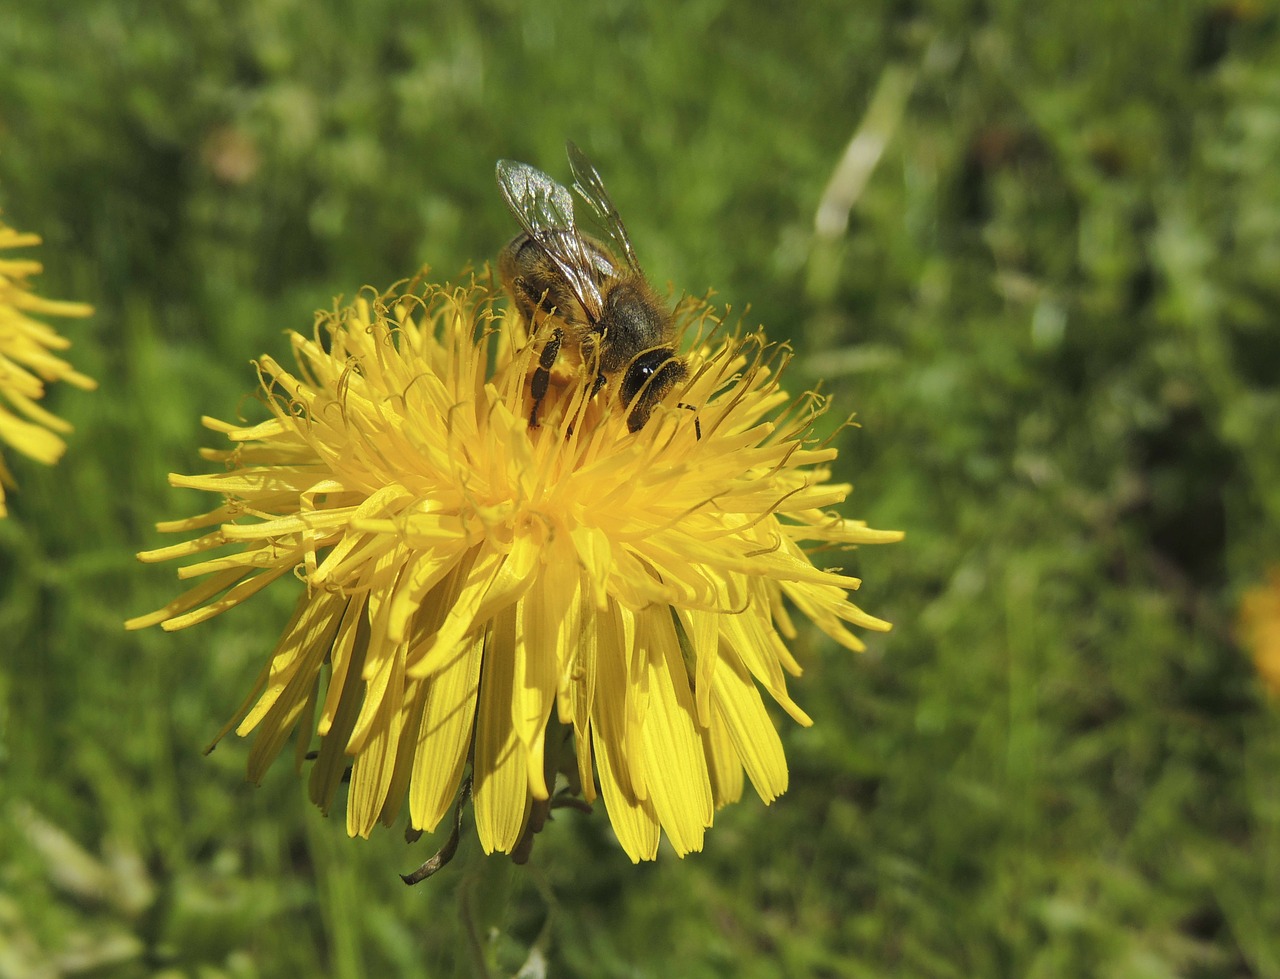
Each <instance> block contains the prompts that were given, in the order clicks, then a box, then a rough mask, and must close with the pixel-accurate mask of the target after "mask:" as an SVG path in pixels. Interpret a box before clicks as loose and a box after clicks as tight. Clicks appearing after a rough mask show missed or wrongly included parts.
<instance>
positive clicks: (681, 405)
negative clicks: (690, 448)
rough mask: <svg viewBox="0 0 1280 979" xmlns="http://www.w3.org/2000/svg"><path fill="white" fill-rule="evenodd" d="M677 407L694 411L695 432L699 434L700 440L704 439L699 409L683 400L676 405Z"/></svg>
mask: <svg viewBox="0 0 1280 979" xmlns="http://www.w3.org/2000/svg"><path fill="white" fill-rule="evenodd" d="M676 407H677V408H688V409H689V410H690V411H692V412H693V413H694V414H693V434H694V435H696V436H698V441H699V442H701V441H702V422H701V421H699V419H698V409H697V408H695V407H694V406H693V405H687V404H685V403H684V402H683V401H681V402H680V403H679V404H678V405H676Z"/></svg>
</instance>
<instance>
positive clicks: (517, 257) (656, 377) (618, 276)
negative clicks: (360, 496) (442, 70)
mask: <svg viewBox="0 0 1280 979" xmlns="http://www.w3.org/2000/svg"><path fill="white" fill-rule="evenodd" d="M566 149H567V151H568V154H569V169H570V171H571V172H572V173H573V188H574V190H576V191H577V192H578V194H579V195H581V197H582V199H583V200H585V201H586V202H587V204H588V206H590V208H591V210H592V212H593V213H594V214H595V216H596V218H598V219H599V222H600V225H601V227H602V228H603V230H604V231H605V234H606V235H607V237H608V243H607V244H606V243H604V242H601V241H598V240H597V239H595V238H592V237H591V236H589V235H586V234H583V233H582V232H581V231H579V230H578V226H577V222H576V221H575V220H574V215H573V195H572V194H570V193H569V191H568V190H567V189H566V188H565V187H563V186H562V185H560V184H558V183H556V181H554V180H552V179H551V178H550V177H548V176H547V175H546V174H545V173H543V172H542V171H541V170H539V169H537V168H536V167H531V166H529V164H527V163H517V162H515V161H514V160H499V161H498V166H497V176H498V187H499V188H500V189H501V190H502V197H503V199H504V200H505V201H506V202H507V207H509V208H510V209H511V213H512V214H514V215H515V218H516V221H518V222H519V223H520V227H521V228H522V229H524V230H523V231H522V232H521V233H520V234H518V235H516V236H515V237H514V238H512V239H511V241H510V243H508V245H507V246H506V247H505V248H504V249H503V250H502V254H501V256H500V257H499V259H498V274H499V275H500V277H501V279H502V285H503V288H505V289H506V291H507V293H508V294H509V295H510V296H511V299H512V301H513V302H514V303H515V304H516V308H517V309H519V311H520V313H521V314H522V315H523V316H524V318H525V319H526V321H528V322H529V323H530V324H534V323H535V319H534V314H535V312H537V311H541V313H542V314H543V318H544V321H545V322H546V323H547V324H548V326H549V327H550V330H549V332H548V334H547V338H546V340H545V341H544V343H543V346H542V350H541V351H540V353H539V355H538V366H537V367H536V368H535V369H534V372H533V378H532V380H531V382H530V391H531V393H532V395H533V410H532V411H531V412H530V414H529V425H530V427H536V426H537V424H538V411H539V409H540V408H541V407H542V402H543V399H544V398H545V397H546V394H547V387H548V385H549V384H550V381H551V369H552V368H553V367H554V366H555V363H556V360H557V358H558V357H559V356H560V355H561V354H562V353H563V354H566V355H567V357H568V358H569V359H570V360H571V361H573V362H574V363H580V364H586V365H589V366H590V367H591V368H593V369H594V370H595V371H596V377H595V380H594V381H593V382H592V388H591V395H592V396H594V395H595V394H596V392H598V391H599V390H600V389H601V388H602V387H604V385H605V384H606V383H607V382H608V380H609V379H610V378H611V377H613V376H614V375H617V374H620V375H621V382H620V383H619V385H618V400H619V401H620V402H621V404H622V406H623V408H624V409H627V410H628V412H629V413H628V415H627V428H628V429H629V430H630V431H632V432H638V431H639V430H640V429H641V428H643V427H644V425H645V423H646V422H647V421H648V420H649V415H650V414H652V412H653V409H654V407H655V406H656V405H657V404H658V403H659V402H660V401H662V399H663V398H664V397H665V396H666V394H667V392H668V391H670V390H671V388H672V387H673V386H674V385H676V384H678V383H679V382H680V381H682V380H684V378H685V377H686V376H687V375H688V368H687V367H686V366H685V363H684V361H683V360H681V359H680V357H679V356H678V355H677V354H676V351H675V347H674V346H673V339H674V338H673V327H672V314H671V311H670V310H669V309H668V308H667V305H666V304H665V303H664V302H663V301H662V300H661V299H660V298H659V297H658V294H657V293H656V292H654V290H653V287H652V286H650V285H649V281H648V280H647V279H646V278H645V276H644V273H643V272H642V271H641V270H640V263H639V262H638V261H637V259H636V253H635V249H634V248H633V247H632V245H631V239H630V238H629V237H628V236H627V229H626V227H625V226H624V225H623V223H622V218H621V217H619V216H618V209H617V208H616V207H614V205H613V201H612V200H611V199H610V198H609V194H608V193H607V192H606V191H605V189H604V182H603V181H602V180H601V179H600V174H599V172H598V171H597V170H596V168H595V167H594V166H593V165H592V164H591V162H590V161H589V160H588V159H587V157H586V155H585V154H584V153H583V152H582V150H580V149H579V148H578V147H577V146H576V145H574V144H573V143H572V142H570V143H568V144H567V145H566ZM619 255H620V256H621V257H622V261H619V260H618V257H617V256H619ZM538 329H539V331H541V327H539V328H538Z"/></svg>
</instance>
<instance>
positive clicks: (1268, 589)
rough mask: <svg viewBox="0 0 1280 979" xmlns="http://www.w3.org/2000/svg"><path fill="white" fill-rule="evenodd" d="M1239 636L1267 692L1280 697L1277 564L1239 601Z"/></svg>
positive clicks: (1279, 592) (1279, 570)
mask: <svg viewBox="0 0 1280 979" xmlns="http://www.w3.org/2000/svg"><path fill="white" fill-rule="evenodd" d="M1240 636H1241V639H1242V640H1243V641H1244V645H1245V647H1246V648H1247V649H1248V650H1249V652H1250V653H1251V654H1252V655H1253V665H1254V668H1255V669H1256V670H1257V671H1258V676H1259V678H1260V679H1261V680H1262V682H1263V685H1264V686H1266V688H1267V692H1268V693H1269V694H1271V696H1273V697H1280V567H1275V568H1272V569H1271V573H1270V575H1269V576H1268V581H1267V583H1266V584H1265V585H1257V586H1256V587H1254V588H1250V589H1249V590H1248V591H1247V592H1245V594H1244V598H1242V599H1241V600H1240Z"/></svg>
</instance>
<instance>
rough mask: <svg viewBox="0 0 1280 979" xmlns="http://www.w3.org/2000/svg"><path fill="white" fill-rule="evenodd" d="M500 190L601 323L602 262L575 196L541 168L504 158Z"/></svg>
mask: <svg viewBox="0 0 1280 979" xmlns="http://www.w3.org/2000/svg"><path fill="white" fill-rule="evenodd" d="M497 176H498V188H499V189H500V190H501V191H502V198H503V200H505V201H506V202H507V207H509V208H510V209H511V213H512V214H514V215H515V218H516V220H517V221H518V222H520V227H522V228H523V229H524V230H525V233H526V234H528V236H529V237H530V238H532V239H533V240H534V242H536V243H537V245H538V247H540V248H541V249H542V250H543V251H544V252H546V253H547V257H548V258H550V259H551V261H552V262H554V263H555V266H556V268H557V269H559V271H560V274H561V275H563V276H564V279H565V281H566V282H567V283H568V284H569V287H570V288H571V289H572V290H573V292H574V295H576V296H577V297H578V301H579V302H580V303H582V308H583V309H584V310H586V312H587V315H588V316H590V317H592V318H593V319H599V317H600V313H601V310H602V309H603V307H604V301H603V300H602V299H601V297H600V288H599V287H598V286H597V285H596V278H595V275H594V271H595V269H596V267H597V258H596V256H595V254H594V253H593V251H592V249H590V248H588V247H587V245H586V243H585V242H584V241H583V240H582V236H581V235H580V234H579V233H578V226H577V224H576V223H574V220H573V195H572V194H570V193H569V191H567V190H566V189H565V188H564V187H562V186H561V185H560V184H558V183H556V182H555V181H554V180H552V179H551V178H550V177H548V176H547V175H546V174H545V173H543V172H542V171H541V170H539V169H538V168H537V167H531V166H529V164H527V163H517V162H516V161H515V160H499V161H498V167H497Z"/></svg>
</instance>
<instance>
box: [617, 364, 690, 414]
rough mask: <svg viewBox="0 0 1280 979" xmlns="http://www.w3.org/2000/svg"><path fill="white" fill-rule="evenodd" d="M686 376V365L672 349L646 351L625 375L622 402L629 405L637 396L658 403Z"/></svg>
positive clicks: (629, 366)
mask: <svg viewBox="0 0 1280 979" xmlns="http://www.w3.org/2000/svg"><path fill="white" fill-rule="evenodd" d="M684 375H685V367H684V364H682V363H681V362H680V361H679V360H677V359H676V356H675V354H674V353H673V352H672V351H671V350H670V349H667V348H661V349H658V350H646V351H645V352H644V353H642V354H640V356H638V357H636V358H635V360H633V361H632V362H631V363H630V365H628V367H627V371H626V373H625V374H624V375H623V378H622V392H621V394H622V402H623V404H628V405H629V404H631V402H632V401H634V400H635V398H636V397H637V396H640V397H643V399H644V400H645V401H646V402H649V403H652V402H655V401H658V400H659V399H660V398H661V397H662V396H663V395H664V394H665V393H666V392H667V390H668V389H669V388H670V387H671V386H672V385H673V384H676V383H677V382H678V381H680V379H681V378H683V377H684ZM646 414H647V413H646Z"/></svg>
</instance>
